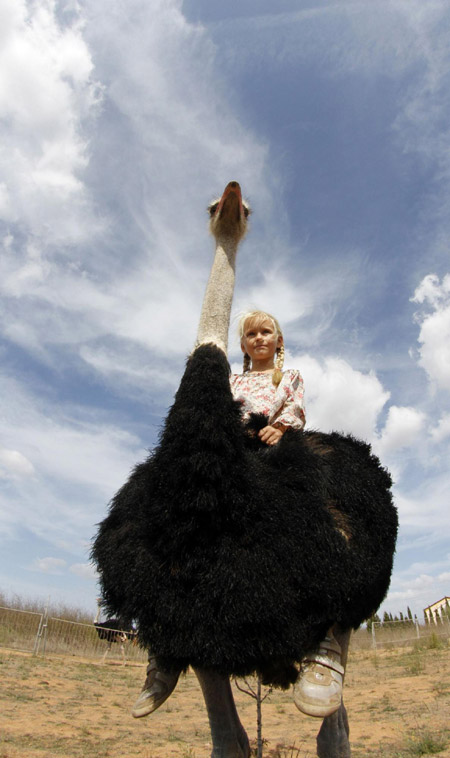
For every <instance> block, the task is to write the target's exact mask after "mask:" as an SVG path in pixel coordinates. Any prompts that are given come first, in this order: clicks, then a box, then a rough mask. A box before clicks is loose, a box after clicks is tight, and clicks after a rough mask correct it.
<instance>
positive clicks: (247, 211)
mask: <svg viewBox="0 0 450 758" xmlns="http://www.w3.org/2000/svg"><path fill="white" fill-rule="evenodd" d="M249 213H250V211H249V209H248V208H246V206H245V205H244V216H245V218H248V214H249Z"/></svg>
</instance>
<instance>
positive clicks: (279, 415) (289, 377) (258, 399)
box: [230, 311, 305, 445]
mask: <svg viewBox="0 0 450 758" xmlns="http://www.w3.org/2000/svg"><path fill="white" fill-rule="evenodd" d="M239 336H240V339H241V349H242V352H243V353H244V373H243V374H232V375H231V378H230V385H231V391H232V393H233V397H234V399H235V400H238V401H239V402H240V403H241V404H242V411H243V420H244V421H247V420H248V418H249V416H250V413H264V414H265V415H266V416H267V417H268V421H269V423H268V424H267V426H265V427H264V428H263V429H261V430H260V431H259V433H258V436H259V438H260V440H261V441H262V442H264V443H265V444H266V445H276V444H277V442H279V440H280V439H281V437H282V436H283V434H284V433H285V431H286V429H287V428H288V427H292V428H293V429H303V427H304V425H305V412H304V410H303V380H302V377H301V376H300V373H299V372H298V371H295V370H293V369H291V370H289V371H285V372H284V373H282V368H283V362H284V344H283V335H282V332H281V328H280V325H279V323H278V321H277V320H276V319H275V318H274V317H273V316H271V315H270V314H269V313H265V312H263V311H251V312H249V313H245V314H244V315H243V316H242V317H241V319H240V321H239ZM275 356H276V360H275Z"/></svg>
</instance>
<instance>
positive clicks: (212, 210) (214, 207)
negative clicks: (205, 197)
mask: <svg viewBox="0 0 450 758" xmlns="http://www.w3.org/2000/svg"><path fill="white" fill-rule="evenodd" d="M218 207H219V203H212V205H210V206H209V208H208V213H209V215H210V216H214V214H215V212H216V210H217V208H218Z"/></svg>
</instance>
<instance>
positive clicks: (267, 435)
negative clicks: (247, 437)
mask: <svg viewBox="0 0 450 758" xmlns="http://www.w3.org/2000/svg"><path fill="white" fill-rule="evenodd" d="M283 434H284V429H277V428H276V427H275V426H265V427H264V429H260V430H259V432H258V437H259V439H260V440H261V442H265V444H266V445H276V444H277V442H279V441H280V440H281V438H282V436H283Z"/></svg>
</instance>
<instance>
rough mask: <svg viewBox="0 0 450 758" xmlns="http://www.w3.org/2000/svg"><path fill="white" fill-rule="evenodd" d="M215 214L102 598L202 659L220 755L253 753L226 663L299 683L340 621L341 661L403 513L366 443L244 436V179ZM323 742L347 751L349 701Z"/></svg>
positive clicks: (112, 523)
mask: <svg viewBox="0 0 450 758" xmlns="http://www.w3.org/2000/svg"><path fill="white" fill-rule="evenodd" d="M210 215H211V222H210V229H211V232H212V234H213V235H214V237H215V239H216V252H215V258H214V263H213V267H212V271H211V275H210V278H209V281H208V285H207V288H206V294H205V298H204V303H203V309H202V313H201V318H200V325H199V330H198V335H197V342H196V346H195V348H194V350H193V352H192V354H191V356H190V357H189V359H188V362H187V365H186V370H185V373H184V375H183V377H182V380H181V383H180V387H179V389H178V391H177V394H176V396H175V401H174V404H173V406H172V408H171V410H170V412H169V414H168V417H167V419H166V422H165V425H164V429H163V431H162V434H161V438H160V442H159V445H158V446H157V448H156V449H155V450H154V452H153V453H152V454H151V455H150V456H149V458H148V459H147V460H146V461H145V462H144V463H141V464H139V465H138V466H136V468H135V469H134V471H133V472H132V474H131V475H130V477H129V479H128V481H127V482H126V483H125V485H124V486H123V487H122V488H121V489H120V490H119V492H118V493H117V494H116V496H115V497H114V498H113V500H112V503H111V506H110V510H109V514H108V515H107V517H106V518H105V519H104V521H103V522H102V523H101V524H100V527H99V531H98V534H97V537H96V540H95V543H94V547H93V559H94V560H95V562H96V563H97V566H98V570H99V573H100V581H101V586H102V594H103V598H104V603H105V605H106V607H107V608H108V610H109V611H110V612H111V613H118V614H119V615H124V616H126V617H129V618H135V619H136V620H137V624H138V634H139V638H140V641H141V643H142V644H143V645H145V646H146V647H148V648H149V649H151V650H152V651H153V652H154V653H155V654H156V656H157V661H158V665H160V666H161V668H162V669H164V670H166V671H172V672H174V673H175V672H179V671H181V670H186V669H187V667H188V666H189V665H191V666H192V667H193V668H194V670H195V671H196V674H197V677H198V679H199V682H200V685H201V687H202V690H203V694H204V698H205V703H206V707H207V711H208V716H209V721H210V726H211V733H212V742H213V751H212V758H248V756H249V752H250V751H249V744H248V739H247V735H246V733H245V730H244V728H243V726H242V724H241V723H240V720H239V717H238V714H237V711H236V707H235V704H234V700H233V695H232V691H231V687H230V676H247V675H249V674H251V673H257V674H259V675H260V676H261V677H262V680H263V682H264V683H271V684H274V685H276V686H283V687H288V686H289V685H290V684H291V683H293V682H294V681H295V680H296V678H297V676H298V668H297V665H296V664H297V663H298V662H299V661H301V660H303V659H304V658H307V656H308V654H310V653H311V652H312V651H313V650H314V649H315V648H317V646H318V644H319V642H320V641H321V640H322V639H323V637H324V635H325V632H326V631H327V629H329V627H330V626H331V625H332V624H333V623H334V624H335V630H336V631H335V637H336V638H337V640H338V642H339V643H340V645H341V648H342V663H343V664H344V666H345V662H346V657H347V649H348V643H349V637H350V631H351V629H352V628H356V627H357V626H359V624H361V623H362V621H363V620H364V619H366V618H368V617H369V616H370V615H371V614H372V613H373V612H374V611H375V609H376V608H378V607H379V605H380V603H381V601H382V600H383V598H384V596H385V594H386V592H387V589H388V586H389V581H390V574H391V570H392V560H393V554H394V549H395V540H396V533H397V514H396V510H395V508H394V506H393V504H392V499H391V494H390V486H391V480H390V477H389V474H388V473H387V472H386V471H385V470H384V469H383V468H382V467H381V465H380V463H379V461H378V460H377V459H376V458H375V457H374V456H373V455H372V454H371V451H370V448H369V446H368V445H366V444H365V443H363V442H360V441H358V440H355V439H354V438H353V437H351V436H343V435H340V434H337V433H332V434H322V433H319V432H303V431H294V430H292V429H288V430H287V431H286V433H285V434H284V436H283V437H282V439H281V440H280V442H279V443H278V444H277V445H276V446H274V447H272V448H266V447H265V446H263V445H262V444H260V443H259V442H258V440H257V439H255V437H253V438H252V437H250V436H249V435H248V434H247V430H246V429H244V427H243V424H242V420H241V415H240V408H239V404H238V403H236V402H235V401H234V400H233V398H232V395H231V390H230V386H229V366H228V361H227V357H226V350H227V336H228V328H229V319H230V312H231V302H232V297H233V288H234V277H235V260H236V254H237V249H238V245H239V242H240V241H241V240H242V238H243V237H244V235H245V232H246V228H247V216H248V208H247V207H246V205H245V204H244V203H243V201H242V197H241V191H240V187H239V185H238V183H237V182H230V184H228V185H227V187H226V189H225V191H224V193H223V195H222V197H221V198H220V200H219V201H217V202H216V203H213V204H212V205H211V206H210ZM250 423H251V424H253V428H258V424H259V426H260V427H261V426H264V425H265V423H266V421H265V420H264V417H262V418H261V417H255V418H253V419H252V421H251V422H250ZM118 567H119V568H118ZM122 567H123V568H122ZM317 754H318V756H319V758H347V757H348V756H349V755H350V746H349V740H348V721H347V715H346V710H345V707H344V704H343V702H342V703H341V706H340V708H339V710H338V711H336V712H335V713H333V714H332V715H331V716H327V717H326V718H325V719H324V721H323V723H322V726H321V729H320V731H319V734H318V737H317Z"/></svg>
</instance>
